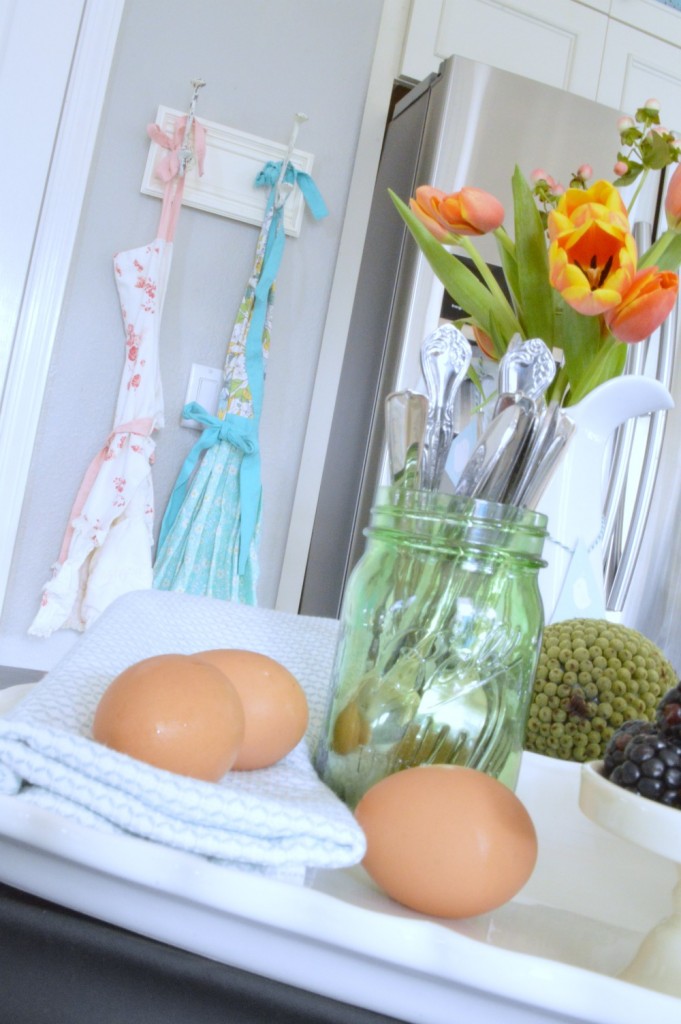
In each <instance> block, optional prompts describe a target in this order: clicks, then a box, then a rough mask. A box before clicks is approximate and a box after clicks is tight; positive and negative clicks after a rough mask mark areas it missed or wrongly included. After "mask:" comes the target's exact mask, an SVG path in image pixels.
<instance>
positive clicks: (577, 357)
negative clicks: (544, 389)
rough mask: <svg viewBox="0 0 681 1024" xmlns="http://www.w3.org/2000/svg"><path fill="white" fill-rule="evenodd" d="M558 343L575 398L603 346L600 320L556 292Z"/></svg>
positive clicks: (555, 306)
mask: <svg viewBox="0 0 681 1024" xmlns="http://www.w3.org/2000/svg"><path fill="white" fill-rule="evenodd" d="M554 308H555V324H556V337H555V343H556V345H557V346H558V348H560V349H562V351H563V355H564V357H565V372H566V374H567V378H568V381H569V383H570V392H571V394H572V395H574V393H575V391H578V390H579V387H580V383H581V381H582V380H583V379H584V377H585V376H586V375H587V373H588V370H589V366H590V364H591V363H592V361H593V359H594V357H595V355H596V354H597V352H598V350H599V347H600V345H601V332H600V322H599V318H598V317H596V316H584V315H583V314H582V313H578V312H577V311H576V310H574V309H573V308H572V307H571V306H568V304H567V302H565V300H564V299H563V298H562V297H561V295H559V294H558V292H555V298H554Z"/></svg>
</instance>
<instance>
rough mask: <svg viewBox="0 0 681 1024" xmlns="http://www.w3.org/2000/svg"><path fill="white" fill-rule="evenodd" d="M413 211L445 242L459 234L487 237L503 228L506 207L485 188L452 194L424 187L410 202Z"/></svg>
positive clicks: (464, 189) (417, 190)
mask: <svg viewBox="0 0 681 1024" xmlns="http://www.w3.org/2000/svg"><path fill="white" fill-rule="evenodd" d="M409 205H410V206H411V208H412V210H413V212H414V213H415V214H416V216H417V217H418V218H419V219H420V220H421V221H422V222H423V223H424V224H425V225H426V227H427V228H428V230H429V231H430V232H431V233H432V234H433V235H435V237H436V238H437V239H438V240H439V241H441V242H447V241H452V240H453V236H456V235H486V234H487V232H488V231H494V230H495V229H496V228H498V227H500V226H501V224H502V223H503V220H504V208H503V206H502V205H501V203H500V202H499V200H498V199H495V197H494V196H493V195H491V194H490V193H489V192H484V191H483V190H482V189H481V188H467V187H465V188H462V189H461V190H460V191H459V192H451V193H449V194H447V193H445V192H442V191H441V190H440V189H436V188H431V187H430V185H422V186H421V187H420V188H417V189H416V198H415V199H411V200H410V202H409Z"/></svg>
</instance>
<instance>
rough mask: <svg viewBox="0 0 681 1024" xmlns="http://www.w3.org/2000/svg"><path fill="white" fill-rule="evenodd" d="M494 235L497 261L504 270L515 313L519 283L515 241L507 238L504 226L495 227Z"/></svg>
mask: <svg viewBox="0 0 681 1024" xmlns="http://www.w3.org/2000/svg"><path fill="white" fill-rule="evenodd" d="M494 237H495V240H496V243H497V252H498V253H499V262H500V264H501V269H502V270H503V272H504V277H505V278H506V284H507V285H508V288H509V291H510V292H511V296H512V298H513V302H514V304H515V308H516V313H517V311H518V297H519V285H518V261H517V259H516V254H515V243H514V241H513V239H512V238H509V236H508V234H507V233H506V231H505V230H504V228H503V227H502V228H497V229H496V231H495V232H494Z"/></svg>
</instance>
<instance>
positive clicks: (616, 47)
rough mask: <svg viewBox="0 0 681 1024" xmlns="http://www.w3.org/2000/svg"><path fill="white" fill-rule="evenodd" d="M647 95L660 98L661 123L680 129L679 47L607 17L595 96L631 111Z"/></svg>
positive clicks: (647, 96) (604, 101)
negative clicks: (605, 36)
mask: <svg viewBox="0 0 681 1024" xmlns="http://www.w3.org/2000/svg"><path fill="white" fill-rule="evenodd" d="M652 6H654V7H662V4H659V3H654V4H652ZM650 97H655V98H656V99H658V100H659V101H660V103H661V105H662V121H663V123H664V124H665V126H666V127H667V128H670V129H672V130H675V131H681V50H680V49H679V47H677V46H673V45H672V44H670V43H667V42H663V41H662V40H661V39H657V38H655V37H654V36H651V35H647V34H645V33H644V32H639V31H638V30H637V29H635V28H631V27H629V26H628V25H623V24H621V23H620V22H618V21H612V20H611V21H610V24H609V26H608V34H607V38H606V44H605V52H604V55H603V67H602V70H601V81H600V84H599V88H598V94H597V99H599V100H600V101H601V102H602V103H606V104H608V106H611V107H617V108H618V109H620V110H624V111H626V112H627V113H629V114H632V113H633V112H634V111H635V110H636V108H637V107H640V106H641V104H643V103H645V101H646V100H647V99H649V98H650Z"/></svg>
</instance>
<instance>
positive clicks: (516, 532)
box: [365, 487, 548, 565]
mask: <svg viewBox="0 0 681 1024" xmlns="http://www.w3.org/2000/svg"><path fill="white" fill-rule="evenodd" d="M547 525H548V519H547V517H546V516H545V515H544V514H543V513H541V512H536V511H534V510H533V509H525V508H520V507H518V506H515V505H503V504H500V503H498V502H492V501H484V500H481V499H479V498H468V497H464V496H461V495H450V494H441V493H439V492H434V491H414V490H404V489H402V488H400V487H381V488H379V490H378V493H377V500H376V503H375V505H374V506H373V508H372V510H371V521H370V524H369V527H368V528H367V529H366V530H365V533H366V535H367V537H372V536H380V535H385V536H386V537H387V538H388V537H389V538H392V540H393V541H395V542H397V543H399V542H400V541H402V542H404V543H407V544H412V545H413V546H417V547H420V548H426V549H432V550H436V551H441V552H444V551H447V550H457V551H460V550H461V549H462V548H464V547H466V548H474V549H478V550H481V551H486V552H494V553H495V554H497V555H507V556H511V557H514V558H520V559H526V560H529V561H531V562H534V563H535V564H540V565H543V564H545V563H544V562H543V561H542V560H541V554H542V549H543V546H544V541H545V539H546V536H547Z"/></svg>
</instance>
